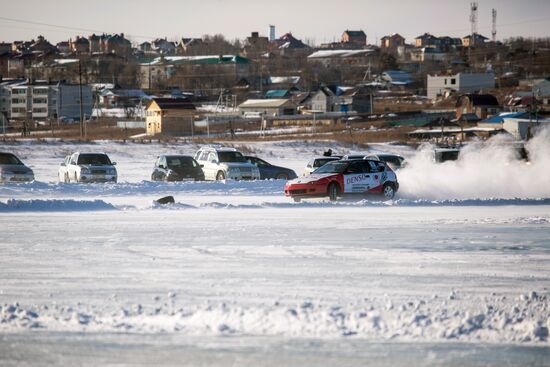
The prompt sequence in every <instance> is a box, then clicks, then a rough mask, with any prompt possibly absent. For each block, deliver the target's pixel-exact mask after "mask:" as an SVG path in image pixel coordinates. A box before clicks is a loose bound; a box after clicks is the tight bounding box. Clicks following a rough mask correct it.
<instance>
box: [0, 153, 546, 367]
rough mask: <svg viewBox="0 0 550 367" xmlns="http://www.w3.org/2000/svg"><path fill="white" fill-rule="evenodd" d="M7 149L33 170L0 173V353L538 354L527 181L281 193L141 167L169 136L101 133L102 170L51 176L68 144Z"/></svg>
mask: <svg viewBox="0 0 550 367" xmlns="http://www.w3.org/2000/svg"><path fill="white" fill-rule="evenodd" d="M98 145H99V146H100V149H99V150H103V151H107V150H108V149H109V147H110V145H109V144H107V143H101V144H98ZM7 148H9V149H11V150H13V151H15V152H16V153H20V154H21V155H24V156H25V161H26V162H27V163H29V164H31V166H33V169H34V170H35V172H36V173H37V180H38V182H35V183H31V184H18V185H4V186H0V228H1V231H0V253H1V254H2V255H1V256H0V364H1V365H21V364H28V363H30V364H32V363H33V362H34V363H36V362H37V361H40V362H44V364H64V365H97V364H120V365H124V364H128V365H132V364H139V363H144V364H156V363H159V362H163V363H164V364H171V365H181V364H182V361H183V362H187V364H189V365H264V366H276V365H296V366H298V365H299V366H316V365H334V366H355V365H357V366H359V365H411V363H412V364H413V365H419V366H422V365H450V366H453V365H456V366H458V365H464V364H467V365H473V366H486V365H495V366H497V365H498V366H502V365H541V366H542V365H547V363H548V362H547V361H548V356H549V354H550V348H549V341H548V328H549V326H550V325H549V323H550V319H549V314H550V302H549V300H548V297H549V296H550V200H548V198H550V194H549V195H546V193H547V191H544V187H543V186H542V185H541V186H540V187H539V186H536V187H534V188H533V190H534V191H533V192H532V193H531V194H532V195H529V193H527V194H525V192H521V193H520V194H522V195H519V194H518V193H517V192H513V191H502V192H501V193H500V194H501V195H498V194H499V192H496V195H494V196H492V197H485V196H483V197H477V196H475V195H469V196H466V197H463V196H459V195H452V193H453V192H454V191H453V190H454V189H455V187H453V186H452V185H451V184H449V185H448V186H446V187H445V188H446V189H447V190H442V191H439V192H437V193H435V192H434V195H433V196H431V195H429V194H427V193H426V188H425V187H423V188H422V190H420V189H411V187H417V186H415V185H413V183H419V182H420V181H419V180H420V179H419V178H417V177H414V174H413V173H412V172H404V173H403V174H402V175H401V177H403V179H401V185H402V187H403V185H405V184H407V183H408V184H407V185H406V186H405V187H404V188H403V193H402V194H401V195H400V196H398V197H397V198H396V200H394V201H393V202H387V203H381V202H377V201H376V200H375V201H373V200H370V199H369V200H359V201H343V202H339V203H336V204H333V203H329V202H326V201H323V200H315V201H309V202H303V203H300V204H296V203H293V202H291V200H289V199H287V198H285V197H284V196H282V193H281V190H282V187H283V185H284V182H282V181H259V182H231V181H228V182H225V183H223V182H216V183H152V182H148V181H146V180H147V175H148V174H150V170H151V167H150V166H151V165H152V161H153V160H154V154H155V153H154V152H155V151H159V153H160V152H161V151H162V152H165V151H169V150H174V149H176V147H175V146H172V147H170V146H164V145H163V146H161V145H156V144H152V145H147V146H142V145H131V144H127V145H125V146H124V147H122V145H115V148H113V150H117V151H118V153H112V152H109V151H108V153H110V154H113V155H115V156H114V157H113V158H114V160H117V161H119V162H121V163H120V165H119V170H120V171H121V181H122V182H121V183H120V184H117V185H95V184H93V185H76V184H73V185H67V184H57V183H55V182H54V181H55V172H56V169H57V167H56V164H57V161H58V160H59V161H60V160H61V159H60V158H59V157H62V156H63V155H64V154H66V152H67V151H70V150H72V149H74V148H75V147H74V146H72V145H69V144H61V143H59V144H51V145H48V144H45V145H44V147H43V149H41V150H33V149H32V146H30V145H14V146H11V147H10V146H8V147H7ZM84 148H85V149H80V150H82V151H90V150H91V149H92V147H91V146H86V147H84ZM3 149H4V150H6V147H3ZM177 149H181V151H185V152H187V151H189V152H191V150H192V149H193V147H191V146H183V147H181V148H177ZM256 149H257V150H258V151H259V152H260V153H261V152H264V153H265V152H270V153H271V154H272V157H271V159H269V160H272V161H274V163H283V164H287V165H289V166H291V167H292V168H295V169H296V170H297V171H298V169H299V168H300V167H303V166H302V165H303V164H304V163H305V161H307V158H304V156H303V155H305V153H304V151H303V150H300V149H302V148H296V147H293V146H292V145H287V146H286V148H285V146H284V144H283V143H272V144H270V145H263V146H258V147H256ZM319 149H321V148H319ZM384 149H385V150H389V149H391V146H389V145H388V146H386V147H384ZM399 149H401V151H400V153H402V154H412V153H411V152H408V151H407V150H406V149H405V148H399ZM74 150H76V149H74ZM117 154H118V156H117ZM265 154H267V153H265ZM150 156H152V158H151V157H150ZM134 162H135V168H134V166H133V165H132V164H133V163H134ZM457 165H460V163H457ZM458 168H459V169H460V170H462V171H463V168H460V167H458ZM446 169H447V171H445V174H446V175H449V174H452V171H449V170H450V169H452V166H446ZM505 169H509V167H508V168H505ZM518 169H522V170H523V169H526V170H529V169H530V168H523V167H522V168H518ZM52 172H53V173H52ZM123 172H124V173H123ZM525 172H527V173H528V172H529V171H525ZM125 175H128V176H125ZM539 176H541V177H539V179H540V180H542V181H541V182H543V181H544V179H546V178H547V177H548V173H546V172H540V174H539ZM124 177H127V178H124ZM548 182H550V181H548ZM407 187H408V188H409V189H407ZM466 187H467V188H468V189H471V188H472V187H473V186H466ZM523 189H524V188H522V190H523ZM415 190H416V191H415ZM547 190H548V188H547ZM432 191H433V190H432ZM444 194H445V195H444ZM164 195H174V197H175V199H176V204H175V205H171V206H167V207H162V206H158V205H153V204H152V201H153V199H155V198H158V197H161V196H164ZM442 196H444V197H445V198H444V199H443V198H442ZM413 362H414V363H413Z"/></svg>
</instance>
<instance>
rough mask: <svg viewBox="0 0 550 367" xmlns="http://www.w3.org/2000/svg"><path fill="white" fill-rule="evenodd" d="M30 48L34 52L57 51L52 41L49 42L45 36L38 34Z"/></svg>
mask: <svg viewBox="0 0 550 367" xmlns="http://www.w3.org/2000/svg"><path fill="white" fill-rule="evenodd" d="M29 50H30V51H34V52H36V51H39V52H44V53H49V52H56V51H57V49H56V48H55V46H54V45H52V44H51V43H50V42H48V41H47V40H46V39H45V38H44V36H38V39H37V40H36V41H35V42H33V43H32V44H31V45H30V47H29Z"/></svg>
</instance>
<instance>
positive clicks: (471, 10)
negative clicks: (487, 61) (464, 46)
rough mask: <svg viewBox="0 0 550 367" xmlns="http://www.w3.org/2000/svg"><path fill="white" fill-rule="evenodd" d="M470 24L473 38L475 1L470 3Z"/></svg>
mask: <svg viewBox="0 0 550 367" xmlns="http://www.w3.org/2000/svg"><path fill="white" fill-rule="evenodd" d="M470 24H471V27H472V32H471V33H472V34H471V36H472V37H473V36H474V35H475V34H476V33H477V1H474V2H472V3H470Z"/></svg>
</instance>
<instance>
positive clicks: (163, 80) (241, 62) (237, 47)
mask: <svg viewBox="0 0 550 367" xmlns="http://www.w3.org/2000/svg"><path fill="white" fill-rule="evenodd" d="M266 30H267V31H268V32H267V33H268V35H267V36H264V35H262V34H260V32H256V31H254V32H251V33H250V35H249V36H248V37H246V39H244V40H235V41H228V40H227V39H225V38H224V37H223V36H222V35H214V36H204V37H202V38H182V39H180V40H177V41H175V40H168V39H167V38H158V39H155V40H152V41H151V42H148V41H147V42H142V43H139V44H137V43H133V42H131V41H130V39H128V38H127V37H126V35H125V34H123V33H121V34H91V35H87V36H75V37H72V38H70V39H68V40H67V41H63V42H59V43H57V44H55V45H54V44H52V43H50V42H49V41H48V40H47V39H45V38H44V37H42V36H38V37H37V38H36V39H34V40H30V41H12V42H5V41H4V42H1V43H0V132H1V133H3V134H4V136H18V135H23V136H27V135H29V134H32V133H37V132H40V131H43V132H45V133H47V132H48V131H50V130H51V131H52V133H53V131H54V130H58V131H62V130H63V129H65V128H67V129H70V126H75V125H78V124H79V123H80V126H81V128H80V133H81V135H80V136H81V137H82V131H83V129H82V123H85V124H87V126H88V127H90V126H92V125H93V124H94V123H98V124H99V123H101V124H103V125H102V126H108V127H112V128H113V129H125V130H128V129H130V131H131V132H135V133H139V132H140V131H143V133H142V135H144V136H150V137H159V136H189V135H200V134H210V133H213V132H215V131H216V127H217V128H218V132H220V133H223V132H224V131H230V132H231V134H232V135H233V134H234V133H235V130H238V129H241V130H246V129H247V126H250V127H253V128H254V129H257V130H262V131H264V130H266V129H270V128H272V127H275V126H285V127H288V126H316V125H317V126H325V127H327V128H328V127H331V126H333V127H335V128H347V129H353V128H354V126H357V127H361V128H365V127H366V128H371V129H376V128H382V127H385V128H392V129H398V131H400V133H401V134H405V135H406V136H407V137H408V138H411V139H420V140H421V139H432V138H434V137H437V138H439V137H443V136H445V138H449V137H452V138H453V139H467V138H469V137H480V138H486V137H489V136H491V135H493V134H496V133H498V132H500V131H503V130H505V131H507V132H509V133H510V134H512V135H514V136H515V137H517V138H520V139H525V138H528V136H529V131H530V128H531V127H533V125H534V124H540V123H545V122H546V121H547V120H546V113H547V112H549V111H550V104H549V100H550V79H549V78H548V77H549V76H550V38H547V39H523V38H511V39H507V40H504V41H502V42H501V41H497V40H496V37H495V35H496V32H495V31H494V32H493V34H492V37H486V36H484V35H481V34H479V33H477V32H475V31H472V32H471V33H470V34H468V35H465V36H464V37H462V38H455V37H449V36H445V35H433V34H431V33H424V34H421V35H418V36H417V37H416V38H414V39H405V38H404V37H402V36H401V35H399V34H398V33H395V34H390V35H386V36H384V37H382V38H381V39H378V40H373V39H371V38H370V37H367V34H366V32H365V31H364V30H361V29H353V30H349V29H348V30H343V31H342V34H341V37H340V40H339V41H338V42H331V43H326V44H320V45H316V46H313V45H308V44H307V43H306V42H305V41H304V40H301V39H300V37H298V36H296V35H294V34H292V33H284V34H282V35H280V36H277V34H276V28H275V26H269V27H266ZM237 127H238V129H237ZM350 131H351V130H350ZM6 134H9V135H6Z"/></svg>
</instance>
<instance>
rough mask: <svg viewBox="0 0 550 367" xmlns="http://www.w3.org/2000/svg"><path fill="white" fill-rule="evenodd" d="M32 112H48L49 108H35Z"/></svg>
mask: <svg viewBox="0 0 550 367" xmlns="http://www.w3.org/2000/svg"><path fill="white" fill-rule="evenodd" d="M32 112H33V113H46V112H48V109H47V108H33V109H32Z"/></svg>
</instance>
